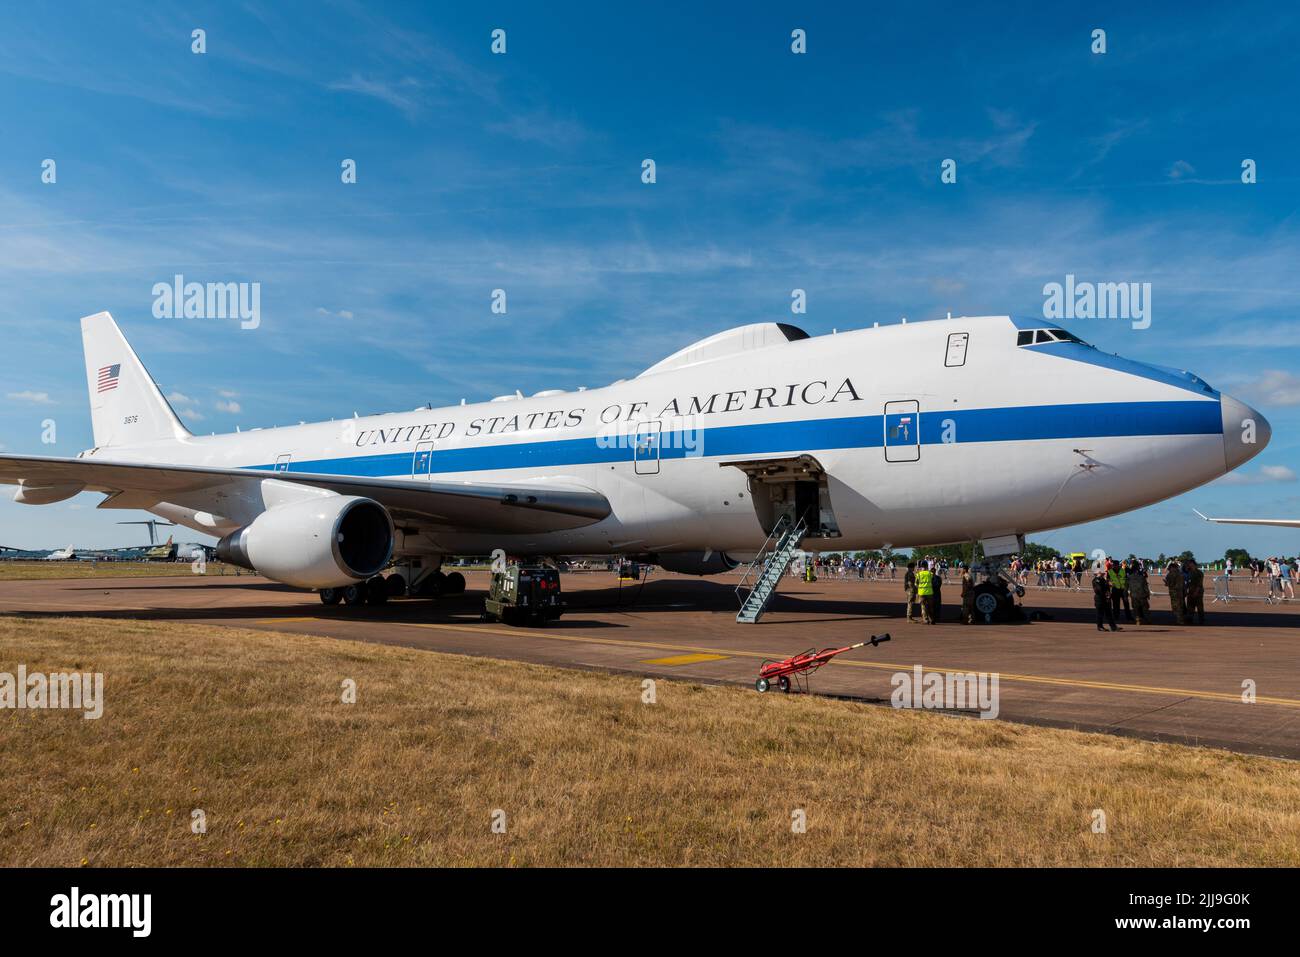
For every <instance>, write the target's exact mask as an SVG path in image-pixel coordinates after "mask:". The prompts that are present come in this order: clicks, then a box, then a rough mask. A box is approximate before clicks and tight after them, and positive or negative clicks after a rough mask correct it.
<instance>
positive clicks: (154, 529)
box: [117, 518, 176, 545]
mask: <svg viewBox="0 0 1300 957" xmlns="http://www.w3.org/2000/svg"><path fill="white" fill-rule="evenodd" d="M117 524H119V525H147V526H149V544H150V545H157V544H158V526H160V525H161V526H163V527H165V528H170V527H171V526H173V525H175V524H176V523H175V522H160V521H159V520H158V519H156V518H151V519H148V520H146V521H143V522H118V523H117Z"/></svg>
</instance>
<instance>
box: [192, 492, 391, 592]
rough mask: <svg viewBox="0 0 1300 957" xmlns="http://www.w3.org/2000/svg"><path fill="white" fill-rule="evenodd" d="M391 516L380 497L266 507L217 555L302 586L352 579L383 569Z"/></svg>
mask: <svg viewBox="0 0 1300 957" xmlns="http://www.w3.org/2000/svg"><path fill="white" fill-rule="evenodd" d="M392 554H393V520H392V518H391V516H389V514H388V510H387V509H386V508H384V507H383V506H382V505H380V504H379V503H378V502H376V501H373V500H371V499H368V498H358V497H357V496H355V495H330V496H323V497H321V498H316V499H310V500H308V501H305V502H294V503H293V504H291V505H277V506H276V507H275V508H269V509H267V510H266V511H265V512H263V513H262V514H261V515H259V516H257V518H255V519H253V521H252V522H250V523H249V524H247V525H245V526H244V527H243V528H241V529H238V530H236V531H233V532H231V533H230V534H229V535H227V536H226V537H225V538H223V539H222V540H221V541H220V542H218V543H217V558H219V559H221V560H222V561H223V562H230V563H231V564H234V565H239V566H240V567H241V568H249V569H252V570H253V571H255V572H257V573H258V574H259V575H265V576H266V577H267V578H272V579H275V580H276V581H278V582H284V583H285V584H286V585H297V586H298V587H300V588H334V587H338V586H340V585H351V584H353V583H354V582H359V581H364V580H365V579H367V578H369V577H371V576H372V575H376V574H378V573H379V572H381V571H383V570H384V568H385V567H386V566H387V565H388V559H389V558H390V557H391V556H392Z"/></svg>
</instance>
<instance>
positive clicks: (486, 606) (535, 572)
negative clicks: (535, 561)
mask: <svg viewBox="0 0 1300 957" xmlns="http://www.w3.org/2000/svg"><path fill="white" fill-rule="evenodd" d="M564 608H565V605H564V600H563V599H562V598H561V597H560V573H559V572H558V571H557V570H556V569H554V568H550V567H548V566H546V565H507V566H506V568H505V570H504V571H499V572H493V573H492V584H491V585H490V586H489V588H488V596H487V598H486V599H485V600H484V602H483V620H484V621H501V622H505V623H506V624H507V625H540V624H544V623H545V622H548V621H555V619H557V618H559V617H560V615H562V614H564Z"/></svg>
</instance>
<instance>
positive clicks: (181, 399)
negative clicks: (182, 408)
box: [167, 392, 194, 405]
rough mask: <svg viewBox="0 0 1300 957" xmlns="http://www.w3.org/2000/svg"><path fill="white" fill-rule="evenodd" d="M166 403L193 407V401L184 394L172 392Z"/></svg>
mask: <svg viewBox="0 0 1300 957" xmlns="http://www.w3.org/2000/svg"><path fill="white" fill-rule="evenodd" d="M167 401H168V402H170V403H171V404H172V405H194V400H193V399H191V398H190V397H189V396H188V395H186V394H185V393H184V392H172V393H170V394H169V395H168V396H167Z"/></svg>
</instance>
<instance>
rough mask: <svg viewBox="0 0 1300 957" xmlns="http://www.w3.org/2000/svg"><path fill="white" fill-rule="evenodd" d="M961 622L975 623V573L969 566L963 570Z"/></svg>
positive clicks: (966, 623) (965, 623)
mask: <svg viewBox="0 0 1300 957" xmlns="http://www.w3.org/2000/svg"><path fill="white" fill-rule="evenodd" d="M961 623H962V624H963V625H971V624H974V623H975V573H974V572H972V571H971V570H970V567H969V566H967V567H966V568H963V569H962V570H961Z"/></svg>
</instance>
